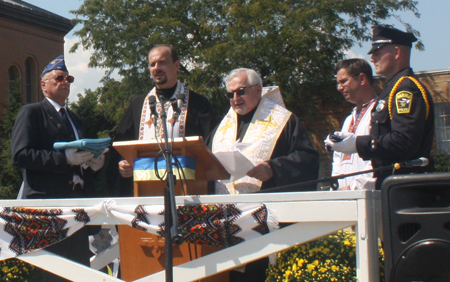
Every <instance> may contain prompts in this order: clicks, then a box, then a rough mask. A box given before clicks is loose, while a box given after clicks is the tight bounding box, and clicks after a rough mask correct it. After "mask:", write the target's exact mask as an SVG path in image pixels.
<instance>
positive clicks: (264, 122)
mask: <svg viewBox="0 0 450 282" xmlns="http://www.w3.org/2000/svg"><path fill="white" fill-rule="evenodd" d="M256 123H257V124H260V125H262V127H261V134H260V135H259V137H261V136H262V135H263V133H264V131H266V130H267V129H268V128H269V127H276V126H277V125H278V124H277V123H276V122H274V121H272V115H269V117H267V120H261V119H260V120H257V121H256Z"/></svg>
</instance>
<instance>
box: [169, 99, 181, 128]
mask: <svg viewBox="0 0 450 282" xmlns="http://www.w3.org/2000/svg"><path fill="white" fill-rule="evenodd" d="M170 102H171V103H172V108H173V112H174V114H173V118H174V119H173V122H174V123H175V122H176V121H177V119H178V117H179V116H180V114H181V109H182V108H183V104H184V95H183V94H177V95H176V98H175V99H170Z"/></svg>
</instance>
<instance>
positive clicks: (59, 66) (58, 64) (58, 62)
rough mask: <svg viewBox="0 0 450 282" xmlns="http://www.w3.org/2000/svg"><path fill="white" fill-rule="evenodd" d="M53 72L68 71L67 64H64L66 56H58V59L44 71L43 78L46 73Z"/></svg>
mask: <svg viewBox="0 0 450 282" xmlns="http://www.w3.org/2000/svg"><path fill="white" fill-rule="evenodd" d="M52 70H62V71H67V72H68V70H67V67H66V64H65V62H64V55H60V56H58V57H57V58H56V59H54V60H53V61H51V62H50V63H49V64H48V65H47V66H46V67H45V69H44V71H43V72H42V74H41V77H43V76H44V75H45V74H46V73H48V72H50V71H52Z"/></svg>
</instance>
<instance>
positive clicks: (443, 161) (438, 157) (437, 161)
mask: <svg viewBox="0 0 450 282" xmlns="http://www.w3.org/2000/svg"><path fill="white" fill-rule="evenodd" d="M433 160H434V171H435V172H450V157H449V154H447V153H443V152H438V153H435V154H433Z"/></svg>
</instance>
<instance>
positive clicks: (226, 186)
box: [212, 86, 292, 194]
mask: <svg viewBox="0 0 450 282" xmlns="http://www.w3.org/2000/svg"><path fill="white" fill-rule="evenodd" d="M291 115H292V113H291V112H290V111H288V110H287V109H286V107H285V105H284V102H283V99H282V97H281V93H280V90H279V87H278V86H274V87H264V88H263V91H262V97H261V101H260V102H259V105H258V107H257V109H256V111H255V114H254V115H253V118H252V121H251V123H250V125H249V127H248V129H247V132H246V133H245V136H244V139H243V140H242V142H243V143H247V144H250V146H248V147H247V148H245V149H244V150H243V151H242V153H243V154H244V155H245V156H246V157H247V158H248V159H249V160H250V161H251V162H252V163H253V164H254V165H256V164H259V163H261V162H263V161H266V160H269V159H270V157H271V156H272V153H273V150H274V148H275V145H276V144H277V141H278V138H279V136H280V134H281V132H282V131H283V129H284V127H285V125H286V123H287V122H288V120H289V118H290V117H291ZM237 125H238V117H237V114H236V112H235V111H234V110H233V109H232V108H230V110H229V111H228V113H227V115H226V116H225V117H224V118H223V119H222V121H221V123H220V125H219V127H218V129H217V131H216V134H215V135H214V139H213V145H212V151H213V153H215V152H227V151H231V150H232V147H233V144H234V143H235V142H236V137H237V129H238V128H237ZM261 185H262V181H260V180H257V179H256V178H251V177H248V176H245V177H243V178H241V179H238V180H236V181H234V182H230V181H221V180H218V181H216V194H240V193H252V192H256V191H259V190H260V189H261Z"/></svg>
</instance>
